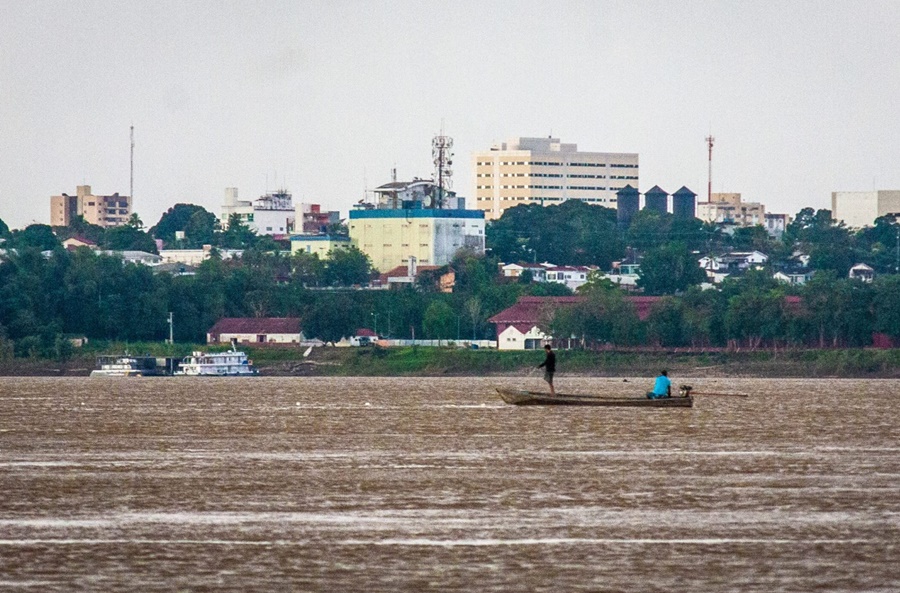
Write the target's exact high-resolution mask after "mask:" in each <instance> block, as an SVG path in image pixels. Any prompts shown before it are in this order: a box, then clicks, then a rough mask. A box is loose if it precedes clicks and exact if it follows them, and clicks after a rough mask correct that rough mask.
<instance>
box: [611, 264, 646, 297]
mask: <svg viewBox="0 0 900 593" xmlns="http://www.w3.org/2000/svg"><path fill="white" fill-rule="evenodd" d="M640 277H641V264H640V262H637V261H635V260H632V259H627V260H623V261H620V262H615V261H614V262H613V263H612V271H610V272H609V273H608V274H604V275H603V278H605V279H607V280H609V281H610V282H612V283H613V284H616V285H618V286H619V287H620V288H624V289H626V290H637V281H638V279H639V278H640Z"/></svg>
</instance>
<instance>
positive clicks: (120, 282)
mask: <svg viewBox="0 0 900 593" xmlns="http://www.w3.org/2000/svg"><path fill="white" fill-rule="evenodd" d="M360 255H361V254H359V252H358V251H356V250H348V252H347V254H344V255H342V256H341V257H338V258H336V259H335V260H333V261H329V262H321V261H319V260H318V258H317V257H315V256H310V255H308V254H297V255H294V256H288V255H280V254H277V253H276V254H272V253H267V252H262V251H257V250H248V251H247V252H245V253H244V257H243V258H241V259H236V260H223V259H221V258H220V257H217V256H213V257H212V258H210V259H208V260H207V261H205V262H203V263H202V264H201V265H200V266H199V267H198V269H197V273H196V274H195V275H184V276H179V275H171V274H168V273H154V272H153V270H152V269H151V268H150V267H147V266H143V265H139V264H128V263H125V264H123V262H122V260H121V259H119V258H117V257H114V256H107V255H96V254H95V253H94V252H92V251H90V250H89V249H87V248H79V249H76V250H75V251H66V250H63V249H60V248H57V249H56V250H55V251H54V252H53V253H52V255H49V256H47V255H45V254H42V253H41V251H39V250H38V249H37V248H25V249H18V250H16V251H15V252H10V253H9V254H7V256H6V259H5V261H3V263H2V264H0V357H4V356H11V355H12V354H13V353H15V354H16V355H18V356H29V355H41V356H48V357H65V356H66V355H67V354H69V353H70V352H71V347H70V346H69V342H68V340H67V339H65V338H67V337H71V336H86V337H88V338H89V339H90V338H99V339H114V340H120V341H136V340H163V339H165V338H167V337H168V321H167V319H168V313H169V312H172V314H173V318H174V337H175V340H176V341H180V342H195V343H196V342H202V341H205V338H206V331H207V330H208V329H209V328H210V327H211V326H212V325H213V324H214V323H215V322H216V321H217V320H218V319H220V318H222V317H264V316H272V317H299V318H300V319H301V323H302V327H303V330H304V333H305V334H306V335H307V336H309V337H316V338H321V339H322V340H325V341H336V340H339V339H340V338H342V337H344V336H347V335H351V334H352V333H353V332H355V331H356V330H357V329H359V328H361V327H368V328H373V329H377V331H378V333H379V334H381V335H385V336H391V337H401V338H412V337H417V338H441V339H455V338H457V337H458V336H460V337H463V338H473V337H474V338H478V339H481V338H486V337H489V336H492V335H493V330H492V328H491V327H490V326H489V325H488V324H487V323H486V320H487V318H488V317H489V316H490V315H493V314H494V313H496V312H497V311H499V310H502V309H503V308H505V307H508V306H510V305H511V304H513V303H514V302H515V301H516V299H517V298H518V297H519V296H520V295H522V294H535V295H547V294H568V291H567V290H566V289H565V288H564V287H562V286H559V285H540V284H533V285H525V284H498V283H496V282H495V281H494V280H495V271H496V261H494V260H487V259H484V258H479V257H475V256H472V255H471V254H465V253H463V254H460V256H459V257H457V259H456V260H455V261H454V262H453V268H454V269H455V270H456V279H457V288H456V290H455V292H453V293H452V294H444V293H439V292H436V284H433V283H429V282H428V281H427V280H423V283H421V284H420V285H419V286H415V287H409V288H406V289H403V290H391V291H376V290H359V289H352V288H346V286H347V285H348V284H352V283H354V280H358V279H359V274H360V270H359V265H358V264H359V257H360ZM362 259H363V261H364V262H365V266H366V267H365V271H363V272H362V277H363V278H364V279H365V278H368V276H369V269H370V267H369V266H368V263H367V259H366V258H365V256H362ZM342 264H346V265H342Z"/></svg>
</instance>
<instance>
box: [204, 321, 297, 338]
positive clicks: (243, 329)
mask: <svg viewBox="0 0 900 593" xmlns="http://www.w3.org/2000/svg"><path fill="white" fill-rule="evenodd" d="M207 333H209V334H212V335H215V336H217V335H220V334H299V333H300V318H299V317H223V318H222V319H220V320H218V321H217V322H216V324H215V325H214V326H212V327H211V328H209V331H208V332H207Z"/></svg>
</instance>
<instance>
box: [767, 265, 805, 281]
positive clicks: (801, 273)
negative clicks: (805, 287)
mask: <svg viewBox="0 0 900 593" xmlns="http://www.w3.org/2000/svg"><path fill="white" fill-rule="evenodd" d="M813 273H814V271H813V270H810V269H809V268H795V269H785V270H779V271H778V272H775V273H774V274H773V275H772V278H774V279H775V280H778V281H779V282H784V283H785V284H806V283H807V282H809V280H810V279H811V278H812V277H813Z"/></svg>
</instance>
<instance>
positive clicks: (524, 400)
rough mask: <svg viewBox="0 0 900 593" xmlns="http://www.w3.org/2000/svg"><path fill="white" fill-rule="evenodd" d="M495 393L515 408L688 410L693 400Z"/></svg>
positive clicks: (510, 391) (502, 391) (530, 392)
mask: <svg viewBox="0 0 900 593" xmlns="http://www.w3.org/2000/svg"><path fill="white" fill-rule="evenodd" d="M496 389H497V393H499V394H500V397H502V398H503V401H505V402H506V403H508V404H513V405H515V406H625V407H634V408H690V407H693V405H694V398H693V397H691V396H690V395H688V396H686V397H666V398H663V399H647V398H646V397H603V396H599V395H578V394H572V393H557V394H556V395H550V394H549V393H541V392H537V391H523V390H521V389H504V388H502V387H497V388H496Z"/></svg>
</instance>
